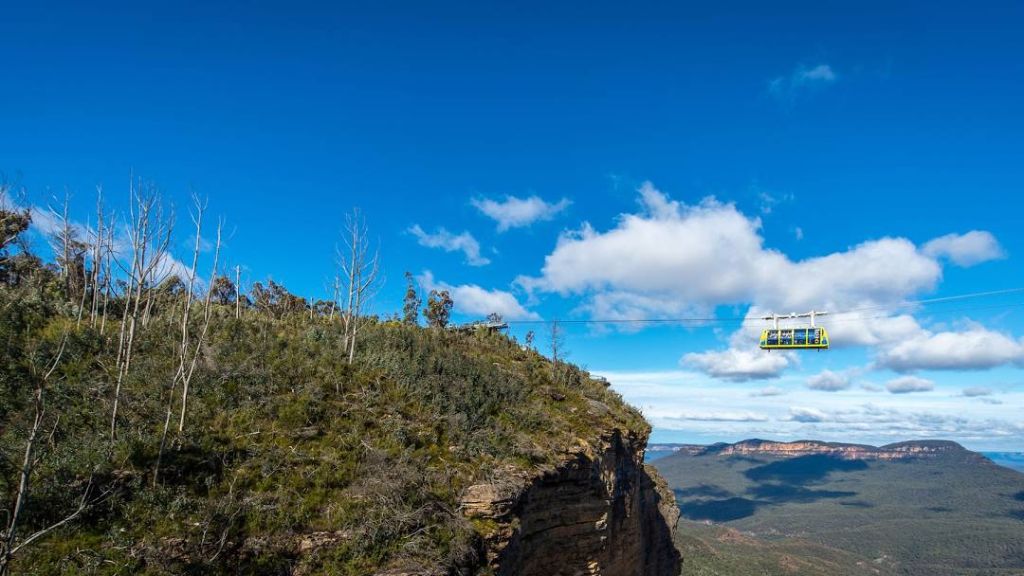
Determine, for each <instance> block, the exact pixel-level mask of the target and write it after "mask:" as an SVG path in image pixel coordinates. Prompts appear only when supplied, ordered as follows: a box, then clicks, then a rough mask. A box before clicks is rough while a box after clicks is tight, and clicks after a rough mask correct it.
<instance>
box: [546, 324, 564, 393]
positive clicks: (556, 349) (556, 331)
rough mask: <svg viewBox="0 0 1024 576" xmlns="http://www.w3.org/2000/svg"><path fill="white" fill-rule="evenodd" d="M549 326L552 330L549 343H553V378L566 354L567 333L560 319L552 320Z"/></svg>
mask: <svg viewBox="0 0 1024 576" xmlns="http://www.w3.org/2000/svg"><path fill="white" fill-rule="evenodd" d="M549 328H550V330H551V332H550V334H549V336H550V339H549V343H550V345H551V377H552V379H553V378H555V376H556V375H557V373H558V367H559V365H560V364H561V362H562V358H563V357H564V356H565V355H566V351H565V333H564V332H563V331H562V325H561V323H559V321H558V320H552V321H551V324H549Z"/></svg>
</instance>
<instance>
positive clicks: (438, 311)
mask: <svg viewBox="0 0 1024 576" xmlns="http://www.w3.org/2000/svg"><path fill="white" fill-rule="evenodd" d="M454 306H455V301H454V300H452V297H451V294H449V293H448V291H447V290H441V291H440V292H438V291H437V290H431V291H430V295H429V296H427V307H426V308H424V309H423V315H424V316H425V317H426V318H427V325H428V326H430V327H432V328H444V327H445V326H447V325H448V319H449V318H450V317H451V314H452V307H454Z"/></svg>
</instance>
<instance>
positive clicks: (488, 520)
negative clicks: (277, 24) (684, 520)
mask: <svg viewBox="0 0 1024 576" xmlns="http://www.w3.org/2000/svg"><path fill="white" fill-rule="evenodd" d="M646 441H647V439H646V437H645V436H640V435H637V434H634V433H625V434H624V433H623V432H621V431H619V430H613V431H611V432H610V433H609V434H608V435H607V436H604V437H602V438H601V439H600V441H599V442H596V443H588V444H584V445H582V446H580V448H579V450H578V451H574V452H573V453H571V454H569V455H568V457H567V458H566V460H565V461H564V462H563V463H562V464H561V465H560V466H558V467H556V468H555V469H554V470H551V471H548V472H546V473H544V474H542V475H540V476H539V477H536V478H533V479H530V480H528V481H527V482H525V483H524V484H523V485H521V486H520V487H518V488H516V487H508V488H504V489H503V488H501V487H499V486H495V485H490V484H480V485H477V486H473V487H471V488H470V489H469V490H468V491H467V493H466V496H465V498H464V500H463V507H464V511H465V513H466V514H467V516H469V517H470V518H471V519H475V520H476V521H477V522H479V523H481V524H484V525H488V526H489V529H488V530H486V531H485V532H486V533H487V537H486V542H485V547H486V554H487V563H488V564H489V565H490V567H491V569H492V570H493V571H494V572H495V573H497V574H498V575H501V576H540V575H544V576H559V575H566V576H568V575H573V576H575V575H592V576H597V575H600V576H676V575H677V574H679V570H680V558H679V554H678V552H677V551H676V550H675V547H674V546H673V544H672V530H673V528H674V527H675V524H676V521H677V519H678V509H677V508H676V504H675V499H674V497H673V495H672V492H671V490H669V489H668V488H667V486H666V485H665V484H664V482H663V481H662V480H661V478H660V477H659V476H658V475H657V472H656V471H654V469H652V468H648V467H645V466H644V464H643V454H644V449H645V446H646Z"/></svg>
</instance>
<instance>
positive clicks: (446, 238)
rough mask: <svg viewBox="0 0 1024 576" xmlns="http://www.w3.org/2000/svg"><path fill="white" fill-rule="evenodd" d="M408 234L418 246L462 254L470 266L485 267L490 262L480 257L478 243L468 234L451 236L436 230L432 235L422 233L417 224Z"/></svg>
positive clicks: (443, 231) (443, 230)
mask: <svg viewBox="0 0 1024 576" xmlns="http://www.w3.org/2000/svg"><path fill="white" fill-rule="evenodd" d="M409 233H410V234H412V235H413V236H415V237H416V240H417V241H418V242H419V244H420V246H426V247H427V248H441V249H443V250H444V251H445V252H462V253H463V254H464V255H465V256H466V263H467V264H469V265H470V266H485V265H487V264H490V263H491V261H490V260H488V259H487V258H485V257H483V256H481V255H480V243H479V242H477V241H476V238H473V235H472V234H470V233H469V232H463V233H462V234H452V233H451V232H449V231H447V230H445V229H444V228H438V230H437V232H435V233H434V234H428V233H427V232H424V230H423V228H420V225H419V224H416V225H415V226H413V227H412V228H409Z"/></svg>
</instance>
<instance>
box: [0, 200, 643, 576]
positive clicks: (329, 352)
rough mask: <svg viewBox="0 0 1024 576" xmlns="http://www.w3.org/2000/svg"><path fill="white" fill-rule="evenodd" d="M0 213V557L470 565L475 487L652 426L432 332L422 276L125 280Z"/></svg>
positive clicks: (194, 563)
mask: <svg viewBox="0 0 1024 576" xmlns="http://www.w3.org/2000/svg"><path fill="white" fill-rule="evenodd" d="M0 216H2V218H3V226H4V229H3V234H4V238H3V244H2V245H0V347H2V352H0V498H2V502H3V503H4V506H5V512H6V513H5V514H4V515H2V516H0V528H2V529H3V533H2V534H0V536H2V538H0V540H2V544H3V548H2V551H3V552H4V555H3V559H4V564H3V566H2V569H0V571H2V570H8V569H9V570H11V571H13V572H16V573H23V574H128V573H144V574H228V573H230V574H236V573H246V574H250V573H251V574H311V573H327V574H339V575H345V574H351V575H356V574H360V575H361V574H373V573H375V572H378V571H381V570H384V569H398V568H402V567H416V568H418V569H420V570H430V569H431V568H432V567H433V569H435V570H436V571H437V572H439V573H447V572H468V571H470V570H471V568H470V567H471V566H473V564H474V562H475V557H476V556H477V555H478V554H479V542H480V535H481V534H482V533H484V532H486V531H487V530H488V528H489V527H488V526H486V525H484V524H479V525H478V524H473V523H470V522H468V521H467V520H465V519H464V518H463V516H462V514H461V513H460V511H459V499H460V495H461V494H462V492H463V491H464V489H465V488H466V487H467V486H469V485H470V484H472V483H476V482H481V481H487V482H494V483H498V484H502V483H505V484H508V485H510V486H512V485H516V484H517V483H519V482H521V478H522V477H523V474H524V473H534V472H536V471H537V470H538V469H543V468H546V467H549V466H551V465H552V464H554V463H555V462H556V460H557V458H558V457H559V456H558V455H559V454H560V453H561V452H563V450H564V449H565V448H566V447H567V446H572V445H575V444H576V443H578V442H579V440H580V438H581V436H582V437H584V438H586V439H589V437H588V436H587V435H589V434H595V433H596V431H597V430H599V429H602V428H607V427H609V426H611V425H613V423H614V424H617V425H619V426H623V425H625V426H628V427H630V428H631V429H633V430H638V431H641V430H645V429H646V423H644V422H643V420H642V418H641V417H640V416H639V414H637V413H636V412H635V411H633V410H632V409H630V408H629V407H627V406H626V405H625V404H623V403H622V401H621V399H620V398H619V397H618V396H617V395H615V394H614V393H612V392H610V391H609V390H608V389H607V387H606V385H605V384H604V383H602V382H599V381H597V380H594V379H591V378H590V377H589V375H588V374H587V373H586V372H584V371H582V370H580V369H579V368H577V367H575V366H573V365H570V364H567V363H564V362H555V363H552V362H550V361H548V360H547V359H545V358H544V357H543V356H542V355H541V354H539V353H538V352H537V351H535V350H533V349H532V348H529V347H524V346H520V345H519V344H518V343H517V342H515V340H514V339H512V338H509V337H506V336H505V335H503V334H501V333H496V332H493V331H490V330H487V329H483V328H481V329H477V330H468V331H455V330H450V329H445V328H444V327H443V326H444V324H446V323H447V318H446V317H444V318H441V319H440V320H439V319H438V316H437V315H438V314H442V315H445V314H446V310H445V309H448V310H450V308H451V304H450V302H446V301H445V299H447V298H448V296H447V295H432V298H433V299H434V300H435V301H436V302H439V303H435V304H434V307H435V310H434V312H433V314H434V316H433V317H432V320H431V323H432V324H433V325H434V326H433V327H429V328H422V327H420V326H418V325H417V324H416V314H415V312H416V310H415V308H416V305H417V304H416V303H418V299H417V297H416V295H415V291H413V294H412V297H413V302H415V303H414V304H413V306H412V310H409V309H408V306H407V309H406V310H404V311H403V312H404V313H403V315H402V316H403V317H402V319H399V317H398V315H395V317H394V318H392V319H380V318H377V317H371V316H366V315H361V316H358V317H353V315H351V314H349V315H346V313H345V312H346V310H345V309H344V305H343V304H340V305H339V306H340V307H341V310H340V311H338V312H337V313H336V309H335V306H334V304H335V303H328V304H324V303H322V302H321V303H311V302H307V301H306V300H304V299H302V298H299V297H297V296H294V295H291V294H289V293H288V292H287V290H285V289H284V287H283V286H281V285H279V284H274V283H269V284H268V286H267V287H264V286H262V285H257V286H256V287H254V290H253V291H251V292H250V293H249V294H248V295H245V294H243V293H242V292H241V291H240V290H239V289H238V288H239V287H237V286H235V285H233V284H232V283H231V282H230V281H229V280H228V279H227V278H225V277H223V276H217V277H216V278H215V279H214V280H213V281H212V282H210V284H209V285H210V287H211V288H210V290H209V292H211V294H210V297H206V295H205V294H200V292H201V290H200V289H199V286H200V285H201V284H200V283H199V282H194V280H195V278H191V279H190V278H181V277H178V276H174V275H173V274H170V275H168V276H167V277H166V278H162V279H161V280H160V282H159V283H157V282H155V281H154V278H155V277H152V276H151V277H149V278H146V277H145V276H141V277H140V278H135V279H133V278H127V279H126V278H124V277H121V278H118V277H117V276H116V272H115V271H114V270H116V268H113V267H107V268H105V269H103V268H102V267H103V266H104V264H103V262H104V259H105V258H106V256H103V255H101V256H100V257H99V258H98V259H97V260H96V265H97V266H100V267H101V270H100V271H101V272H103V274H110V275H111V278H110V279H109V281H103V279H101V278H100V274H99V273H95V274H94V272H93V270H94V268H93V267H92V266H89V265H88V263H89V262H90V260H89V258H88V254H89V247H88V243H87V242H83V243H82V244H83V246H82V247H81V249H78V248H76V250H77V252H76V254H79V255H84V256H82V257H81V258H80V259H78V260H75V261H77V262H79V264H80V265H78V266H74V265H72V264H73V263H74V262H75V261H70V262H69V261H66V260H64V261H62V260H61V258H60V257H59V256H58V258H57V261H56V262H54V263H44V262H43V261H42V260H41V259H40V258H38V257H37V256H35V255H33V253H32V250H31V249H30V246H29V245H28V243H27V242H25V241H24V233H25V231H26V229H27V228H28V220H30V219H31V214H29V213H28V212H19V211H17V210H14V209H7V210H4V211H0ZM100 237H102V235H100ZM197 244H198V243H197ZM58 245H64V244H63V242H60V243H58ZM73 247H74V246H73ZM108 248H110V247H109V246H108ZM114 257H123V254H121V255H119V254H114ZM129 269H130V268H129ZM193 272H194V267H193ZM97 279H99V280H97ZM193 286H195V288H194V291H195V294H193ZM100 292H102V295H103V298H102V299H100V298H98V296H99V293H100ZM233 295H234V296H233ZM94 296H97V297H96V298H94ZM236 299H237V300H236ZM101 300H102V310H103V315H102V316H100V314H99V312H98V310H100V308H101V307H100V306H90V304H89V303H90V302H100V301H101ZM407 303H408V300H407ZM83 308H84V309H83ZM139 309H141V310H142V312H140V313H139V314H138V316H135V310H139ZM348 310H351V309H348ZM131 320H137V324H134V325H133V324H132V323H131ZM441 320H443V321H441ZM356 322H357V323H358V329H359V332H358V333H359V339H358V340H355V339H354V337H353V333H354V332H353V329H352V324H353V323H356ZM132 329H134V331H135V334H134V336H133V338H134V340H133V342H132V343H131V348H130V349H131V354H130V357H131V360H130V365H128V366H126V361H125V358H124V357H125V351H124V348H125V336H124V334H125V332H126V330H132ZM183 342H185V343H187V345H185V344H183ZM350 354H351V361H350V356H349V355H350ZM186 399H187V403H186ZM115 401H117V402H118V404H119V408H117V409H116V415H115V414H114V411H115V408H114V403H115ZM598 402H599V403H602V404H603V405H604V406H603V407H602V409H601V410H595V409H594V406H595V405H598V404H596V403H598ZM605 407H607V409H604V408H605ZM179 418H180V424H179ZM8 562H9V563H8Z"/></svg>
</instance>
